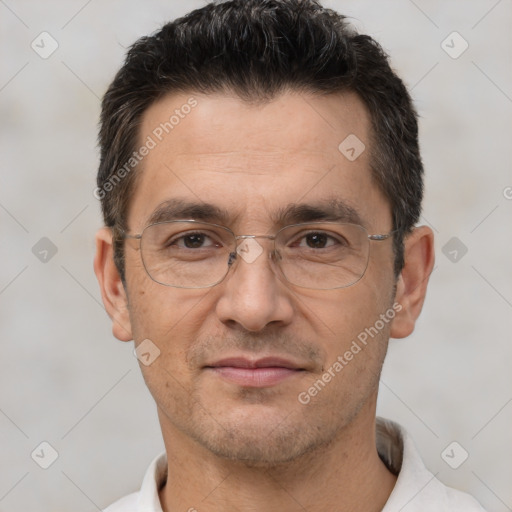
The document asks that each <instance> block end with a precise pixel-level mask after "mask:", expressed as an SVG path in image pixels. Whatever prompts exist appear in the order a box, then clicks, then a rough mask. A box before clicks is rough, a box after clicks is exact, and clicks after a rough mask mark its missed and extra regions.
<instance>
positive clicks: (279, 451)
mask: <svg viewBox="0 0 512 512" xmlns="http://www.w3.org/2000/svg"><path fill="white" fill-rule="evenodd" d="M257 409H259V408H257ZM300 419H301V421H297V413H296V412H285V413H284V414H283V412H282V410H281V411H280V412H279V411H275V410H273V411H272V410H266V411H258V410H253V411H251V413H250V414H248V413H247V414H245V415H240V414H238V415H233V416H231V417H226V416H224V417H223V418H222V423H221V422H220V421H216V420H215V419H214V418H212V417H211V416H209V417H208V418H201V421H200V422H195V425H189V427H191V428H189V429H188V430H189V432H188V433H189V435H191V437H193V438H194V439H195V440H196V442H198V443H199V444H200V445H202V446H203V447H204V448H206V449H207V450H209V451H210V452H211V453H213V454H214V455H216V456H217V457H220V458H222V459H225V460H230V461H237V462H239V463H241V464H243V465H244V466H247V467H254V468H271V467H275V466H278V465H282V464H287V463H290V462H293V461H296V460H298V459H300V458H301V457H304V456H305V455H307V454H309V453H311V452H314V451H315V450H317V449H319V448H321V447H322V446H325V445H327V444H330V442H331V441H332V440H333V439H334V437H335V436H336V430H335V428H332V427H331V428H325V425H323V426H322V425H320V421H319V422H318V423H317V422H316V421H315V422H313V423H311V422H306V421H305V418H303V417H301V418H300Z"/></svg>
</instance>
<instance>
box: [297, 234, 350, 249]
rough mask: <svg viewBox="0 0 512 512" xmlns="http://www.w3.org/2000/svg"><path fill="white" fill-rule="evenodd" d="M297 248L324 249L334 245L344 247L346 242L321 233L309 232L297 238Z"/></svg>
mask: <svg viewBox="0 0 512 512" xmlns="http://www.w3.org/2000/svg"><path fill="white" fill-rule="evenodd" d="M296 245H297V246H298V247H303V248H304V247H307V248H309V249H326V248H328V247H332V246H335V245H346V242H345V241H344V240H343V239H341V240H340V239H339V237H335V236H332V235H329V234H328V233H325V232H323V231H317V232H311V233H307V234H305V235H302V236H301V237H300V238H298V243H297V244H296Z"/></svg>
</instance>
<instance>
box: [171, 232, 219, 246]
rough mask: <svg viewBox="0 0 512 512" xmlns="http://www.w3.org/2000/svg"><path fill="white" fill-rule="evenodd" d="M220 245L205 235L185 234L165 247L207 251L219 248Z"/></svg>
mask: <svg viewBox="0 0 512 512" xmlns="http://www.w3.org/2000/svg"><path fill="white" fill-rule="evenodd" d="M221 245H222V244H221V243H219V242H217V241H215V240H213V238H211V237H210V236H208V235H207V234H205V233H187V234H185V235H181V236H179V237H174V238H173V239H172V240H169V242H168V244H167V246H168V247H171V246H176V247H178V248H180V249H207V248H211V247H220V246H221Z"/></svg>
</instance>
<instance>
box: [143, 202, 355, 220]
mask: <svg viewBox="0 0 512 512" xmlns="http://www.w3.org/2000/svg"><path fill="white" fill-rule="evenodd" d="M238 217H239V214H235V215H234V214H232V213H230V212H228V211H227V210H225V209H223V208H221V207H219V206H217V205H214V204H211V203H204V202H192V201H187V200H184V199H179V198H176V199H169V200H167V201H164V202H163V203H161V204H160V205H158V207H157V208H156V209H155V210H154V211H153V213H152V214H151V215H150V216H149V218H148V220H147V224H146V225H149V224H156V223H159V222H168V221H173V220H198V221H202V222H209V223H214V224H221V225H223V226H229V225H231V224H233V223H234V221H236V219H237V218H238ZM270 218H271V220H272V222H273V223H274V224H275V225H276V226H279V227H282V226H287V225H289V224H300V223H303V222H314V221H331V222H349V223H351V224H359V225H364V222H363V220H362V218H361V215H360V214H359V212H358V211H357V210H356V209H355V208H353V207H352V206H350V205H348V204H347V203H346V202H344V201H342V200H341V199H339V198H329V199H325V200H323V201H316V202H314V203H290V204H288V205H287V206H284V207H281V208H279V209H277V210H276V212H274V213H271V215H270Z"/></svg>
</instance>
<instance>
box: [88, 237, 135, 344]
mask: <svg viewBox="0 0 512 512" xmlns="http://www.w3.org/2000/svg"><path fill="white" fill-rule="evenodd" d="M94 272H95V274H96V278H97V279H98V283H99V285H100V290H101V297H102V299H103V304H104V305H105V309H106V311H107V313H108V315H109V317H110V319H111V320H112V333H113V334H114V336H115V337H116V338H117V339H118V340H121V341H131V340H132V339H133V336H132V331H131V324H130V316H129V312H128V300H127V296H126V290H125V288H124V285H123V282H122V280H121V276H120V275H119V272H118V270H117V267H116V265H115V263H114V248H113V244H112V231H111V230H110V229H109V228H106V227H104V228H102V229H100V230H99V231H98V232H97V233H96V255H95V257H94Z"/></svg>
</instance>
